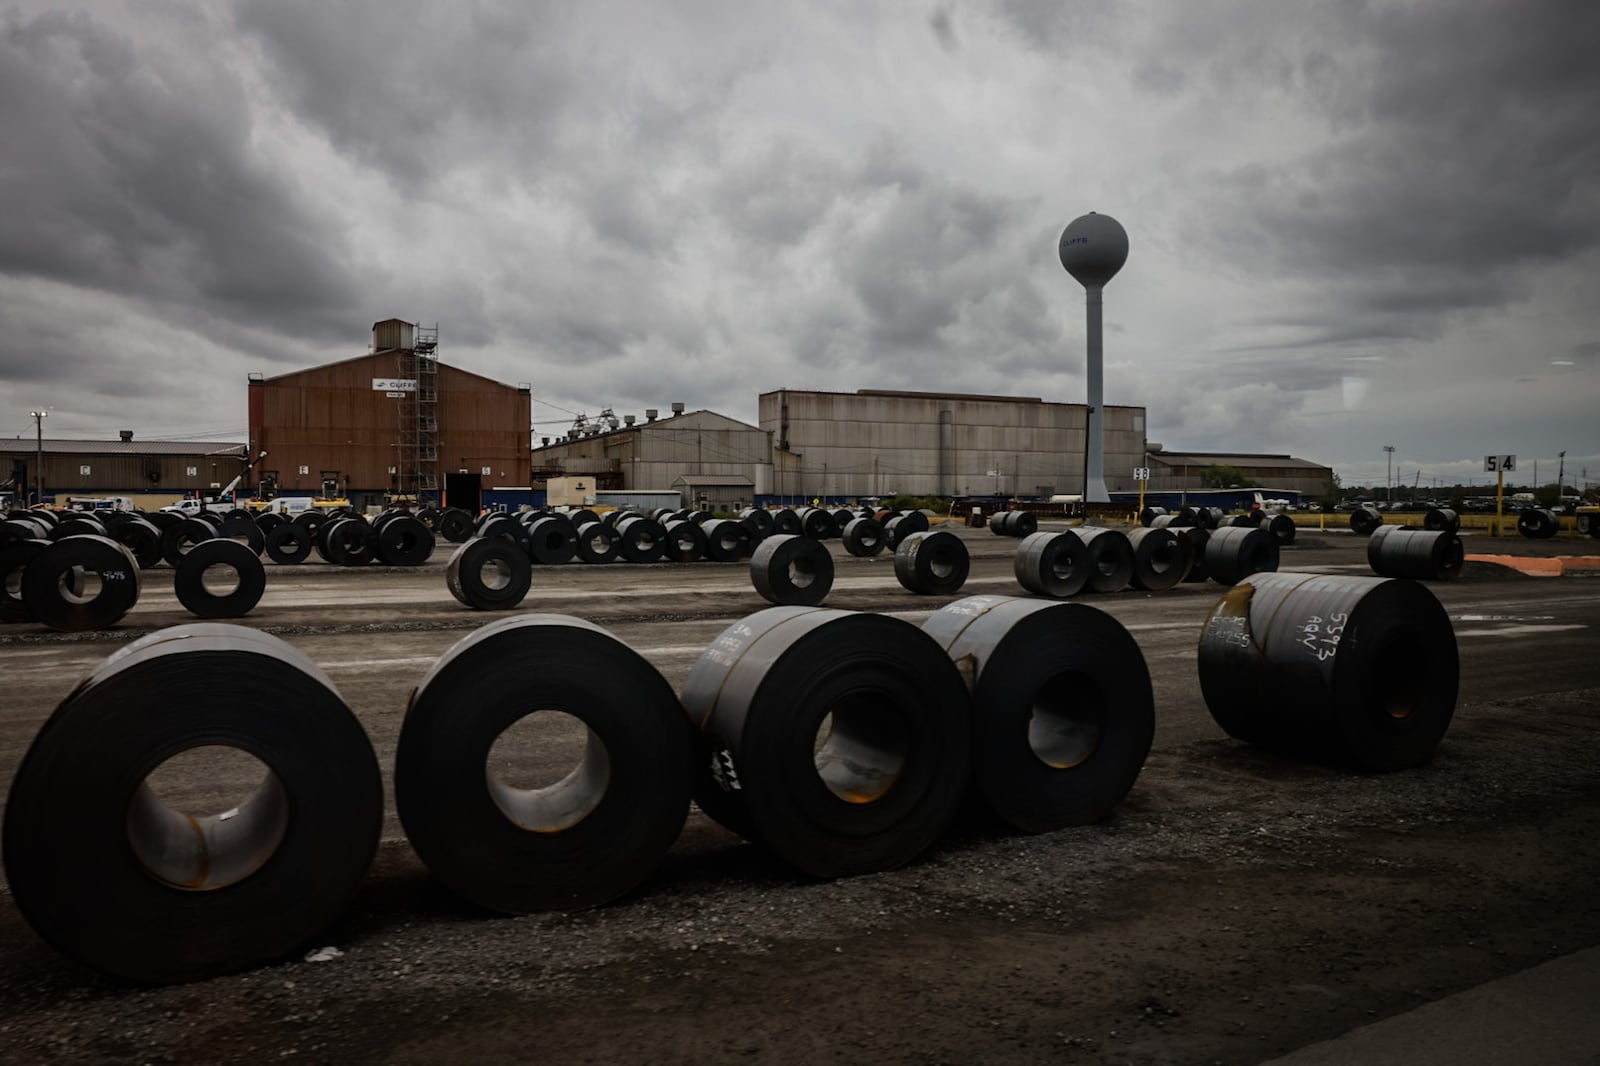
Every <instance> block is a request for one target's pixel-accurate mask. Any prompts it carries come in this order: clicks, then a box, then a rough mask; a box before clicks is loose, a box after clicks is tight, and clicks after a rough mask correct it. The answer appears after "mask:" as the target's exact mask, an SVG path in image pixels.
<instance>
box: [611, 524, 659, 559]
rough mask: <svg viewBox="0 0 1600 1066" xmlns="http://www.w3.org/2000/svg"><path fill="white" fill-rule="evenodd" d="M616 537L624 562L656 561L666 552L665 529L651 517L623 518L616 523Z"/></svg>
mask: <svg viewBox="0 0 1600 1066" xmlns="http://www.w3.org/2000/svg"><path fill="white" fill-rule="evenodd" d="M617 537H618V540H617V551H618V553H619V554H620V555H621V556H622V558H623V561H625V562H630V563H658V562H660V561H661V559H662V557H663V556H665V555H666V554H667V531H666V530H665V529H662V528H661V523H660V522H657V521H656V520H655V519H653V518H645V517H644V516H643V515H640V516H638V517H636V518H624V519H623V520H622V521H620V522H618V523H617Z"/></svg>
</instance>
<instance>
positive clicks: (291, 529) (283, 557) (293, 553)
mask: <svg viewBox="0 0 1600 1066" xmlns="http://www.w3.org/2000/svg"><path fill="white" fill-rule="evenodd" d="M315 539H316V538H315V534H314V533H313V532H312V531H311V529H310V528H308V527H306V526H302V525H301V524H300V523H299V522H284V523H282V524H281V525H277V526H274V527H273V528H272V530H271V532H269V533H268V534H267V544H266V552H267V558H268V559H271V560H272V561H273V562H275V563H278V564H280V565H283V566H295V565H297V564H299V563H303V562H305V561H306V557H307V556H309V555H310V554H311V545H312V544H313V542H314V541H315Z"/></svg>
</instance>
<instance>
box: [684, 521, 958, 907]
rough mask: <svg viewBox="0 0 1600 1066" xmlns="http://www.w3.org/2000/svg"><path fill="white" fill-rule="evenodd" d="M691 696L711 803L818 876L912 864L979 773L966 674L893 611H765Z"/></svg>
mask: <svg viewBox="0 0 1600 1066" xmlns="http://www.w3.org/2000/svg"><path fill="white" fill-rule="evenodd" d="M802 541H803V538H802ZM803 542H804V543H811V542H808V541H803ZM768 543H770V541H769V542H768ZM682 700H683V708H684V711H685V712H687V714H688V716H689V720H690V722H691V723H693V724H694V725H695V726H696V727H698V732H699V743H700V751H701V758H700V760H699V766H700V770H699V772H698V773H697V774H696V779H695V784H694V795H695V799H696V801H697V802H698V803H699V805H700V807H701V809H702V810H704V811H705V812H706V813H707V814H708V815H710V816H711V817H712V818H713V819H715V820H716V821H717V822H719V823H721V824H722V825H724V826H726V827H727V828H729V829H731V830H733V831H734V832H736V833H739V834H740V835H742V836H744V837H745V838H746V839H749V840H752V841H755V842H757V843H759V844H761V845H762V846H764V847H765V848H767V849H768V850H770V851H771V852H772V853H773V854H775V855H776V856H778V857H779V858H780V859H782V860H783V861H785V862H787V863H789V864H791V865H793V866H795V867H796V868H798V869H800V870H802V871H804V872H806V873H808V874H810V875H812V876H814V877H848V876H852V875H855V874H864V873H871V872H874V871H879V870H889V869H893V868H895V867H898V866H903V865H905V864H906V863H908V862H911V861H912V860H913V859H915V858H916V857H917V856H918V855H920V854H922V853H923V852H924V851H925V850H927V848H928V847H929V846H930V845H932V844H933V842H934V841H935V840H936V839H937V838H938V837H939V835H940V834H941V833H942V832H943V831H944V830H945V828H946V827H947V826H948V825H949V823H950V821H951V819H952V817H953V816H954V814H955V812H956V810H957V808H958V806H959V804H960V801H961V797H962V795H963V793H964V792H965V788H966V782H967V780H968V777H969V775H970V773H971V762H970V759H971V734H972V715H971V710H970V700H969V697H968V695H967V691H966V686H965V684H964V683H963V682H962V680H961V676H960V674H959V672H958V671H957V669H956V667H955V665H954V663H952V662H951V660H950V657H949V656H948V655H946V654H945V653H944V651H943V650H942V649H941V648H940V647H939V645H938V644H936V643H935V642H934V641H933V640H932V638H930V637H929V636H928V635H927V634H925V633H923V632H922V631H921V630H919V629H917V627H916V626H913V625H911V624H910V623H908V622H905V621H902V620H900V619H898V618H892V617H889V616H887V615H879V614H865V613H853V612H848V611H835V610H827V609H821V608H808V607H774V608H769V609H767V610H764V611H760V612H758V613H756V614H753V615H751V616H750V617H748V618H745V619H743V620H742V621H739V622H735V623H734V624H733V625H731V626H729V627H728V628H727V629H725V630H724V631H723V632H722V634H721V635H720V636H719V637H718V638H717V639H716V640H715V641H713V642H712V643H711V645H710V647H708V648H707V649H706V651H705V652H704V653H703V654H702V655H701V656H700V659H699V661H697V662H696V663H695V665H694V667H693V668H692V669H691V670H690V671H689V678H688V680H687V681H686V682H685V683H684V687H683V694H682Z"/></svg>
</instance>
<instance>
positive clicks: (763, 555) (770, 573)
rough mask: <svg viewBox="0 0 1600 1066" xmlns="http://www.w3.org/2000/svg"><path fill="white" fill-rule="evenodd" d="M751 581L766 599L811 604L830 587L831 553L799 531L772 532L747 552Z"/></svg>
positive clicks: (831, 585)
mask: <svg viewBox="0 0 1600 1066" xmlns="http://www.w3.org/2000/svg"><path fill="white" fill-rule="evenodd" d="M750 583H751V584H752V585H754V586H755V589H756V591H757V592H759V593H761V598H762V599H764V600H766V601H767V602H769V603H776V604H788V605H793V606H801V607H813V606H815V605H817V604H819V603H821V602H822V601H823V600H825V599H827V598H828V593H829V592H831V591H832V590H833V556H832V555H830V554H828V549H827V548H825V547H823V546H822V545H821V544H818V543H817V542H816V541H814V540H812V539H810V538H809V537H802V536H800V535H799V534H798V533H774V534H773V535H772V536H770V537H768V538H767V539H766V540H763V541H762V542H761V543H760V544H759V545H758V546H757V547H756V550H755V551H754V552H752V553H751V555H750Z"/></svg>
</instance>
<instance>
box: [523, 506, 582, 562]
mask: <svg viewBox="0 0 1600 1066" xmlns="http://www.w3.org/2000/svg"><path fill="white" fill-rule="evenodd" d="M527 536H528V558H529V559H531V560H532V561H533V562H536V563H539V564H541V565H544V566H560V565H561V564H562V563H569V562H571V561H572V558H573V556H575V555H577V554H578V530H577V527H575V526H574V525H573V524H572V523H571V522H569V521H567V519H566V516H565V515H546V516H545V517H543V518H535V519H534V520H533V521H532V522H531V523H529V525H528V534H527Z"/></svg>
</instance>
